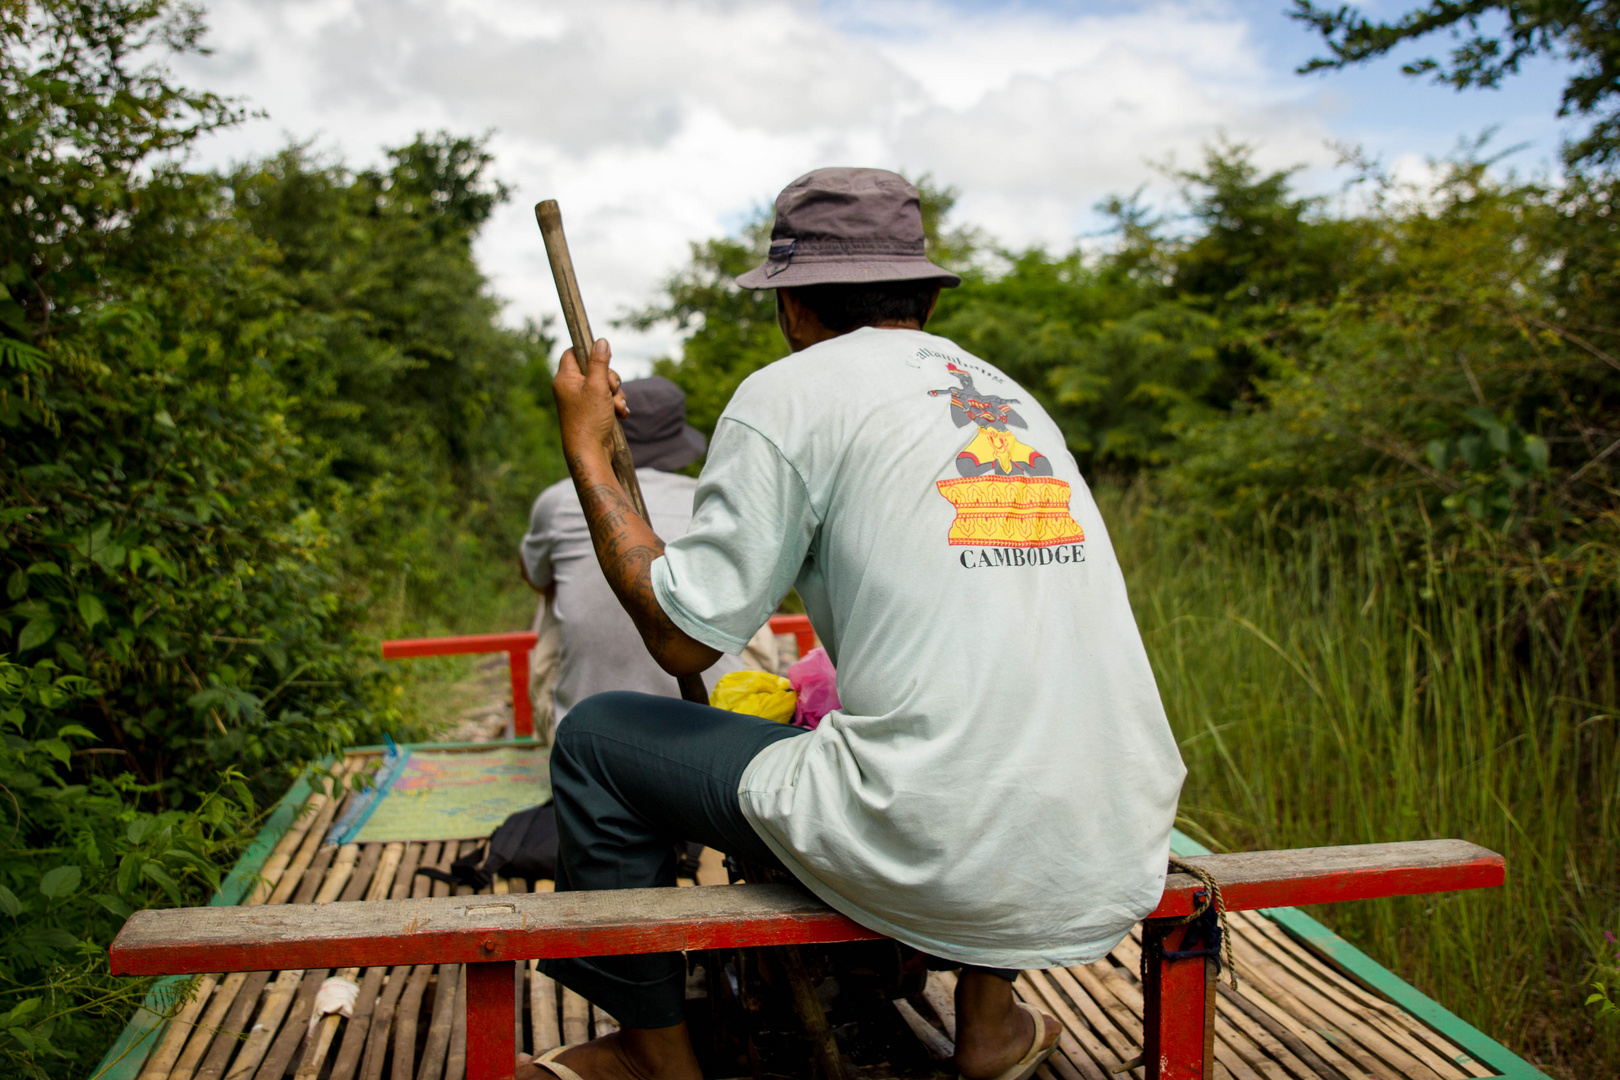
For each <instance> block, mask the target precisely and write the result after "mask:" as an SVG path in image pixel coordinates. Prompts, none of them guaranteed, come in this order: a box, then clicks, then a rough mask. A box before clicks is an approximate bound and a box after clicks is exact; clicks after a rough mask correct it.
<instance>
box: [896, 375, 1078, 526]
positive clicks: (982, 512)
mask: <svg viewBox="0 0 1620 1080" xmlns="http://www.w3.org/2000/svg"><path fill="white" fill-rule="evenodd" d="M945 371H946V372H947V373H948V374H949V375H951V376H952V377H954V378H955V379H956V381H957V382H958V383H959V384H960V385H958V386H954V387H946V388H944V389H941V390H930V391H928V396H929V397H948V398H949V400H950V417H951V420H952V422H954V423H955V424H956V426H957V427H959V428H966V427H969V426H971V427H972V428H973V438H972V439H970V440H969V441H968V443H967V445H966V446H964V447H963V448H962V449H961V450H960V451H959V452H958V453H957V455H956V471H957V472H958V473H959V474H960V475H959V476H956V477H953V478H951V479H948V480H940V481H937V482H936V485H935V486H937V487H938V488H939V493H940V494H941V495H942V496H944V497H945V500H946V501H947V502H949V503H950V504H951V506H953V507H954V508H955V509H956V518H955V520H954V521H952V522H951V528H950V533H949V542H950V544H951V545H952V546H974V547H1004V548H1044V547H1056V546H1058V545H1061V544H1078V543H1080V542H1081V541H1083V540H1085V538H1086V536H1085V532H1084V531H1083V530H1082V529H1081V528H1080V523H1079V522H1077V521H1075V520H1074V517H1073V515H1071V514H1070V513H1069V485H1068V483H1067V482H1066V481H1063V480H1059V479H1057V478H1056V477H1054V476H1053V475H1052V463H1051V461H1049V460H1048V459H1047V457H1046V455H1045V454H1042V453H1041V452H1040V451H1039V450H1037V449H1035V448H1034V447H1032V446H1029V445H1028V444H1026V443H1024V442H1023V441H1021V440H1020V439H1019V438H1018V436H1017V435H1016V434H1015V433H1014V429H1015V428H1016V429H1020V430H1027V429H1028V427H1029V425H1028V424H1027V423H1026V422H1025V421H1024V418H1023V417H1022V416H1019V415H1018V411H1017V410H1016V409H1014V408H1013V406H1014V405H1017V404H1019V399H1017V398H1004V397H998V396H996V395H995V394H989V393H985V392H983V391H981V390H979V389H978V388H977V387H975V386H974V385H973V375H972V373H971V372H969V371H968V370H967V369H965V368H963V367H961V366H959V365H957V364H956V363H952V362H947V363H946V364H945Z"/></svg>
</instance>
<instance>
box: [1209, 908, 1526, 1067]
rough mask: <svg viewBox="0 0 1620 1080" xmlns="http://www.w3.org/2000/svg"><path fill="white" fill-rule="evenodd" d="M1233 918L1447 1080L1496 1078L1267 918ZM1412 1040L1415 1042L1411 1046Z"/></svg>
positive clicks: (1455, 1047)
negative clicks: (1357, 1006) (1354, 1005)
mask: <svg viewBox="0 0 1620 1080" xmlns="http://www.w3.org/2000/svg"><path fill="white" fill-rule="evenodd" d="M1234 918H1237V919H1240V920H1241V921H1242V925H1243V926H1245V927H1246V928H1248V930H1249V932H1251V933H1257V934H1260V935H1261V936H1263V937H1264V938H1265V939H1266V940H1267V941H1268V942H1270V943H1271V945H1272V946H1273V951H1274V952H1277V951H1280V952H1281V953H1282V954H1284V955H1286V956H1289V957H1292V958H1293V959H1294V960H1295V962H1297V963H1298V964H1299V965H1300V966H1301V967H1302V968H1304V969H1305V970H1307V971H1309V972H1311V973H1312V974H1313V975H1314V977H1315V978H1316V980H1317V981H1318V983H1320V984H1325V985H1327V986H1329V987H1331V988H1332V989H1333V990H1334V991H1335V992H1336V993H1338V994H1340V995H1343V996H1345V997H1348V998H1350V999H1351V1001H1353V1002H1355V1003H1356V1004H1358V1005H1359V1006H1360V1007H1361V1008H1362V1009H1363V1010H1365V1012H1364V1015H1366V1016H1367V1017H1368V1019H1369V1020H1371V1021H1373V1022H1375V1023H1378V1024H1379V1025H1380V1026H1381V1027H1382V1028H1383V1029H1384V1032H1385V1034H1386V1035H1388V1036H1389V1037H1390V1038H1391V1039H1395V1040H1404V1041H1406V1042H1407V1043H1408V1044H1409V1046H1410V1049H1411V1050H1412V1051H1413V1053H1416V1054H1418V1055H1419V1056H1420V1057H1422V1058H1423V1060H1424V1062H1425V1063H1426V1064H1427V1065H1428V1066H1429V1067H1430V1068H1432V1069H1434V1070H1435V1072H1436V1073H1439V1074H1440V1075H1441V1076H1443V1077H1446V1078H1447V1080H1463V1078H1470V1077H1489V1076H1494V1075H1495V1073H1493V1072H1491V1071H1490V1070H1489V1069H1487V1068H1485V1067H1484V1066H1483V1065H1481V1064H1480V1063H1479V1062H1477V1061H1475V1060H1473V1058H1472V1057H1471V1056H1470V1055H1468V1054H1467V1053H1465V1052H1464V1051H1463V1050H1462V1049H1461V1048H1460V1047H1458V1046H1457V1045H1456V1044H1454V1043H1452V1042H1451V1041H1450V1040H1449V1039H1447V1038H1446V1037H1445V1036H1443V1035H1441V1034H1440V1033H1439V1032H1437V1031H1435V1030H1434V1029H1433V1028H1431V1027H1429V1026H1428V1025H1427V1024H1425V1023H1423V1022H1422V1021H1421V1020H1419V1019H1417V1018H1416V1017H1414V1016H1413V1015H1412V1014H1411V1013H1408V1012H1407V1011H1406V1010H1405V1009H1402V1008H1401V1007H1400V1006H1398V1005H1395V1004H1394V1003H1392V1002H1390V1001H1386V1000H1385V999H1384V998H1382V997H1379V996H1378V995H1377V994H1374V993H1371V992H1370V991H1367V990H1365V989H1363V988H1362V987H1361V986H1360V985H1359V984H1357V983H1356V982H1355V981H1354V980H1352V979H1350V978H1349V977H1347V976H1346V975H1344V974H1343V973H1342V972H1340V971H1339V970H1338V969H1337V968H1335V967H1333V966H1332V965H1330V964H1328V963H1327V962H1326V961H1324V960H1322V959H1321V958H1320V957H1318V956H1317V955H1316V954H1315V953H1313V952H1311V951H1310V950H1309V949H1307V948H1305V947H1304V946H1303V945H1301V944H1299V942H1297V941H1295V940H1294V939H1293V938H1292V937H1290V936H1289V935H1288V934H1287V933H1286V932H1285V931H1284V930H1283V929H1282V927H1280V926H1278V925H1277V924H1276V923H1275V922H1273V921H1272V920H1270V919H1268V918H1266V917H1265V916H1264V915H1261V914H1258V913H1242V914H1239V915H1237V916H1234ZM1412 1040H1416V1041H1415V1042H1412Z"/></svg>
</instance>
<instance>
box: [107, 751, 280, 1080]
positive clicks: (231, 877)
mask: <svg viewBox="0 0 1620 1080" xmlns="http://www.w3.org/2000/svg"><path fill="white" fill-rule="evenodd" d="M309 792H310V787H309V780H308V779H306V778H304V777H300V778H299V779H298V780H297V782H295V783H294V784H293V786H292V787H290V788H288V789H287V794H285V795H283V796H282V797H281V801H280V802H278V803H276V808H275V809H274V810H272V811H271V812H270V818H269V820H267V821H266V822H265V823H264V828H262V829H260V830H259V835H257V836H255V837H254V838H253V842H252V843H251V844H249V845H248V846H247V850H246V851H244V852H242V857H241V858H239V859H237V860H236V865H235V866H233V867H231V872H230V873H229V874H227V875H225V880H224V881H222V882H220V884H219V889H218V890H217V891H216V892H215V893H214V896H213V899H211V900H210V901H209V902H208V904H209V906H210V907H234V906H235V905H237V904H239V903H241V902H242V898H243V897H244V896H246V895H247V893H248V890H249V889H250V888H252V886H253V884H254V883H255V882H256V881H257V880H258V878H259V871H260V869H262V868H263V867H264V863H265V860H266V859H268V858H269V857H270V852H271V851H273V850H275V846H276V844H277V843H278V842H279V841H280V840H281V837H282V834H283V833H285V832H286V831H287V828H288V827H289V826H290V825H292V823H293V819H294V817H295V816H296V815H297V813H298V808H299V807H300V806H302V805H303V804H304V800H305V799H307V798H308V797H309ZM190 978H191V976H189V975H167V976H164V977H163V978H161V979H159V980H158V981H157V982H155V983H153V984H152V988H151V989H150V990H148V991H147V992H146V1000H145V1001H143V1002H141V1007H140V1008H139V1009H136V1010H135V1015H134V1016H132V1017H130V1021H129V1023H127V1024H125V1025H124V1030H123V1031H122V1032H121V1033H119V1036H118V1038H117V1039H116V1040H115V1041H114V1042H113V1044H112V1046H111V1047H109V1048H108V1050H107V1052H106V1053H105V1054H104V1055H102V1058H101V1063H100V1064H99V1065H97V1066H96V1071H95V1072H93V1073H91V1074H90V1080H137V1077H139V1076H140V1072H141V1066H143V1065H145V1064H146V1057H147V1055H148V1054H150V1053H151V1052H152V1048H153V1047H154V1046H156V1045H157V1044H158V1042H159V1041H160V1038H159V1035H160V1033H161V1032H162V1030H163V1027H164V1014H165V1013H167V1012H168V1011H169V1008H168V1007H169V1004H170V1003H172V1001H173V995H174V994H175V993H176V992H177V990H178V989H179V987H180V986H182V985H184V984H185V983H186V982H187V980H189V979H190Z"/></svg>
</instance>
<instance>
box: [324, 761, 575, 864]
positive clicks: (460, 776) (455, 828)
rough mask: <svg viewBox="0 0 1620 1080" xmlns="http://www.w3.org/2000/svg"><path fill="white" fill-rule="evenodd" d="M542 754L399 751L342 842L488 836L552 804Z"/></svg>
mask: <svg viewBox="0 0 1620 1080" xmlns="http://www.w3.org/2000/svg"><path fill="white" fill-rule="evenodd" d="M550 761H551V758H550V753H549V750H548V749H547V748H544V747H536V748H533V749H529V748H519V747H512V746H503V747H500V748H497V749H493V750H428V749H424V748H414V749H408V750H404V751H402V753H401V758H400V760H399V761H398V762H397V763H396V764H395V765H394V767H393V769H392V770H391V772H390V775H389V776H388V777H387V778H385V779H381V782H380V786H379V789H378V791H377V794H376V796H375V797H374V798H373V799H372V800H371V802H370V805H369V806H368V807H367V808H366V811H365V813H364V814H363V815H362V816H361V817H360V819H359V820H357V821H355V822H354V823H353V824H352V825H351V826H350V828H349V829H347V830H346V835H345V836H343V837H342V838H341V841H340V842H342V843H351V842H355V843H362V844H365V843H373V842H377V843H391V842H393V841H396V840H456V839H466V838H470V837H476V836H488V835H489V834H490V833H492V832H494V831H495V827H496V826H497V825H499V824H500V823H501V822H503V821H505V820H506V819H507V817H509V816H510V815H512V814H515V813H517V812H518V811H519V810H526V809H528V808H529V807H531V806H537V805H539V804H540V803H543V802H545V801H546V800H547V799H549V798H551V769H550Z"/></svg>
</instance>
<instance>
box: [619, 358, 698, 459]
mask: <svg viewBox="0 0 1620 1080" xmlns="http://www.w3.org/2000/svg"><path fill="white" fill-rule="evenodd" d="M619 389H620V390H622V391H623V392H624V401H625V404H626V405H629V406H630V415H629V416H627V417H625V418H624V441H625V442H627V443H629V444H630V458H631V460H633V461H634V462H635V463H636V468H638V469H662V470H663V471H664V472H674V471H675V470H676V469H684V468H685V467H686V466H688V465H690V464H692V462H694V461H696V460H697V459H698V458H700V457H702V456H703V452H704V451H705V450H707V449H708V448H709V441H708V440H707V439H705V438H704V437H703V432H701V431H699V430H698V429H697V428H695V427H693V426H692V425H691V424H688V423H687V422H686V391H684V390H682V389H681V388H680V387H678V386H676V385H675V384H674V383H672V382H670V381H669V380H668V379H666V378H664V377H663V376H662V375H654V376H652V377H650V378H646V379H631V380H630V381H629V382H627V383H625V384H623V385H622V386H621V387H619Z"/></svg>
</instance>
